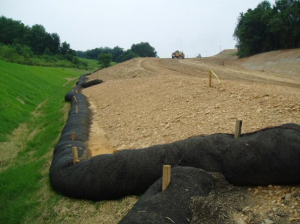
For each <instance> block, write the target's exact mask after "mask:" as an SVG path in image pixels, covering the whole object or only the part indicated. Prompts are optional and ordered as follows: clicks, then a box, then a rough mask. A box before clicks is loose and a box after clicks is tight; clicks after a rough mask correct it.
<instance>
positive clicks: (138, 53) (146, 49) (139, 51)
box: [77, 42, 157, 62]
mask: <svg viewBox="0 0 300 224" xmlns="http://www.w3.org/2000/svg"><path fill="white" fill-rule="evenodd" d="M108 54H109V55H111V56H109V55H108ZM101 55H106V58H108V57H111V60H112V61H114V62H124V61H127V60H130V59H132V58H137V57H157V52H156V51H155V48H154V47H152V46H151V45H150V44H149V43H148V42H141V43H139V44H133V45H132V46H131V48H130V49H128V50H124V49H123V48H121V47H119V46H116V47H114V48H109V47H100V48H94V49H92V50H87V51H77V56H78V57H82V58H88V59H95V60H100V59H101V58H102V59H103V58H104V56H101Z"/></svg>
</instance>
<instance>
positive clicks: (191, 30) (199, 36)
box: [0, 0, 275, 58]
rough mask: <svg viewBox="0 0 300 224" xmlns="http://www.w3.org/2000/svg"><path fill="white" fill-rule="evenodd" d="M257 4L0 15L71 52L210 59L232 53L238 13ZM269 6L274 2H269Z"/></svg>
mask: <svg viewBox="0 0 300 224" xmlns="http://www.w3.org/2000/svg"><path fill="white" fill-rule="evenodd" d="M260 2H262V0H227V1H225V0H110V1H108V0H106V1H104V0H0V15H3V16H5V17H8V18H12V19H14V20H20V21H22V22H23V23H24V24H25V25H29V26H32V25H34V24H41V25H43V26H44V27H45V28H46V31H47V32H49V33H57V34H59V36H60V39H61V41H62V42H63V41H67V42H68V43H70V45H71V48H72V49H74V50H87V49H93V48H96V47H111V48H113V47H115V46H120V47H122V48H124V49H125V50H126V49H129V48H130V47H131V45H132V44H133V43H135V44H136V43H140V42H149V43H150V45H151V46H153V47H154V48H155V49H156V51H157V53H158V56H159V57H161V58H165V57H170V56H171V53H172V52H173V51H175V50H177V49H178V50H181V51H184V53H185V54H186V56H188V57H195V56H196V55H198V54H201V55H202V56H204V57H205V56H211V55H215V54H217V53H219V52H220V49H221V50H223V49H232V48H234V46H235V44H236V41H235V40H234V38H233V36H232V35H233V32H234V28H235V26H236V23H237V18H238V16H239V13H240V12H246V11H247V9H249V8H252V9H253V8H255V7H256V6H257V5H258V4H259V3H260ZM270 2H271V4H274V3H275V0H271V1H270Z"/></svg>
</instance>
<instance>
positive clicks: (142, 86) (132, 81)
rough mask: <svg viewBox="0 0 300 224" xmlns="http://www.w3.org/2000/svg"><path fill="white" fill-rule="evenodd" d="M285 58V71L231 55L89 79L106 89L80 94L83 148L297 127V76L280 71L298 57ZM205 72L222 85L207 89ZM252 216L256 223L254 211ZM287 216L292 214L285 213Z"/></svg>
mask: <svg viewBox="0 0 300 224" xmlns="http://www.w3.org/2000/svg"><path fill="white" fill-rule="evenodd" d="M291 52H292V53H291V55H292V56H291V60H290V63H286V64H284V62H283V63H282V64H281V66H280V67H279V66H278V67H277V70H276V72H273V71H272V69H271V67H270V66H269V64H270V61H274V64H276V60H281V61H284V60H285V61H286V59H285V57H286V55H285V54H282V55H281V53H282V52H270V53H268V54H264V55H257V56H253V57H251V58H248V59H243V60H239V59H237V58H236V57H235V56H234V55H232V54H233V53H234V52H232V51H230V52H229V55H228V54H227V52H223V53H222V54H221V55H219V56H215V57H211V58H202V59H185V60H176V59H155V58H138V59H134V60H130V61H128V62H125V63H122V64H119V65H116V66H114V67H111V68H107V69H104V70H101V71H98V72H96V73H94V74H93V75H92V76H90V77H89V78H90V79H94V78H99V79H103V80H104V81H105V82H104V83H103V84H101V85H99V86H94V87H91V88H88V89H86V90H84V94H85V95H86V96H87V97H88V99H89V102H90V104H91V109H92V111H93V118H92V119H93V124H92V127H91V133H90V140H89V143H88V144H89V148H90V149H91V150H92V152H93V154H94V155H97V154H102V153H104V152H105V153H107V151H110V152H113V151H114V150H122V149H127V148H131V149H137V148H143V147H147V146H151V145H154V144H164V143H169V142H173V141H177V140H181V139H185V138H189V137H191V136H196V135H208V134H213V133H233V131H234V125H235V120H236V119H242V120H243V133H247V132H252V131H255V130H259V129H262V128H265V127H271V126H276V125H280V124H284V123H292V122H294V123H299V120H300V104H299V102H300V92H299V87H300V76H297V75H295V74H291V73H288V72H286V71H287V69H289V68H290V67H293V66H294V67H295V68H296V71H297V64H298V58H299V56H300V54H299V50H298V49H296V50H292V51H291ZM280 55H281V56H280ZM259 57H262V58H263V60H262V61H261V60H259V59H257V58H259ZM249 64H251V65H252V67H251V70H250V69H248V68H247V65H249ZM210 69H212V70H213V71H214V72H215V73H216V74H217V75H218V76H219V78H220V80H221V83H218V82H217V80H216V79H215V78H214V79H213V87H212V88H209V87H208V74H209V73H208V72H209V70H210ZM276 189H277V188H276ZM288 190H290V188H289V187H287V188H284V191H283V192H285V191H288ZM254 191H255V192H256V188H254ZM280 195H281V194H280ZM249 197H250V198H251V195H250V196H249ZM272 198H273V200H275V201H276V200H277V197H271V199H272ZM251 200H254V202H253V203H255V200H256V199H255V198H252V199H251ZM256 202H257V203H261V202H259V201H256ZM249 206H250V205H249ZM268 206H269V205H268V203H267V202H266V208H265V207H263V206H262V207H261V208H260V209H262V210H264V211H265V210H267V208H268ZM250 207H251V206H250ZM296 210H297V209H296ZM251 211H252V213H253V215H254V216H255V215H257V217H258V216H259V215H258V214H256V212H257V211H259V210H257V209H256V208H253V209H252V210H251ZM289 211H291V212H294V208H292V209H291V210H289V208H287V210H286V211H284V212H286V214H288V213H289ZM107 215H109V214H106V215H104V214H103V217H102V218H103V219H104V218H105V217H107ZM85 218H86V217H85ZM99 220H101V218H100V217H99ZM283 220H284V219H283ZM111 223H117V221H114V222H111ZM278 223H285V221H280V222H278Z"/></svg>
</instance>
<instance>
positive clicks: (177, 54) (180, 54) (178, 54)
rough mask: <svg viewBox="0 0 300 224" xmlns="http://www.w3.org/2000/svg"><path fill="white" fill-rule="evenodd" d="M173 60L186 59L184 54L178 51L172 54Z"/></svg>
mask: <svg viewBox="0 0 300 224" xmlns="http://www.w3.org/2000/svg"><path fill="white" fill-rule="evenodd" d="M172 58H178V59H184V53H183V52H182V51H178V50H177V51H175V52H174V53H173V54H172Z"/></svg>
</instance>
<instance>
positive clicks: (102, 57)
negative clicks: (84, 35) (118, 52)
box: [98, 53, 113, 68]
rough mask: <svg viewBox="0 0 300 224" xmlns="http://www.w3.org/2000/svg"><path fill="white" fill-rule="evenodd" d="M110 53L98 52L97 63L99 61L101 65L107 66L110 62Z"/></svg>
mask: <svg viewBox="0 0 300 224" xmlns="http://www.w3.org/2000/svg"><path fill="white" fill-rule="evenodd" d="M112 57H113V56H112V54H109V53H108V54H99V56H98V60H99V63H101V64H102V65H103V67H104V68H107V67H108V66H109V65H110V63H111V62H112Z"/></svg>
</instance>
